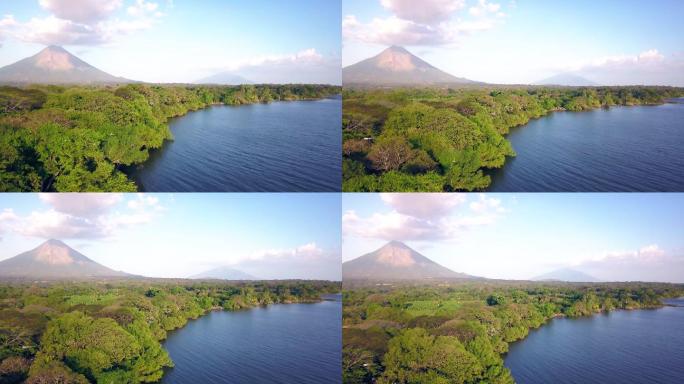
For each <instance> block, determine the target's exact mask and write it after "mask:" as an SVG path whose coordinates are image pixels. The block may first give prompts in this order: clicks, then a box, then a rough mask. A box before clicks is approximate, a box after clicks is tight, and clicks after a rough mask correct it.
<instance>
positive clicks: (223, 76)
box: [195, 72, 253, 85]
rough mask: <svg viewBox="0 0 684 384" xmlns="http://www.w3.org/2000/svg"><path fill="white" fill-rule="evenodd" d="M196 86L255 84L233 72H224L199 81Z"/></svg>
mask: <svg viewBox="0 0 684 384" xmlns="http://www.w3.org/2000/svg"><path fill="white" fill-rule="evenodd" d="M195 83H196V84H220V85H242V84H253V82H251V81H249V80H247V79H245V78H244V77H242V76H240V75H238V74H235V73H232V72H222V73H217V74H215V75H212V76H209V77H205V78H204V79H200V80H197V81H196V82H195Z"/></svg>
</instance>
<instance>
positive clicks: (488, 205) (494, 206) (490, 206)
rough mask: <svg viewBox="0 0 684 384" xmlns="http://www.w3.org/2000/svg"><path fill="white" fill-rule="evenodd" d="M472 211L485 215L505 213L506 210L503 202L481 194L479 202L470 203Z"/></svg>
mask: <svg viewBox="0 0 684 384" xmlns="http://www.w3.org/2000/svg"><path fill="white" fill-rule="evenodd" d="M470 209H472V210H473V211H474V212H478V213H485V212H490V211H493V212H498V213H504V212H505V209H504V208H503V207H502V206H501V200H499V199H497V198H494V197H488V196H487V195H486V194H484V193H481V194H479V195H478V199H477V201H473V202H472V203H470Z"/></svg>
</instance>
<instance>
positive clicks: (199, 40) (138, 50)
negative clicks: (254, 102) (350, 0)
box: [0, 0, 341, 85]
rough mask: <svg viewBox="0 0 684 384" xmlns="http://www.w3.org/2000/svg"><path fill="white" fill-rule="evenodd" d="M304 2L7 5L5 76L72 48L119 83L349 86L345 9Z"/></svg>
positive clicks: (150, 0)
mask: <svg viewBox="0 0 684 384" xmlns="http://www.w3.org/2000/svg"><path fill="white" fill-rule="evenodd" d="M334 3H335V2H327V1H318V0H299V1H297V2H293V3H291V2H282V1H278V0H259V1H249V2H247V1H222V0H207V1H202V2H201V3H197V2H193V1H189V0H5V1H2V2H0V67H3V66H6V65H9V64H12V63H14V62H17V61H19V60H21V59H24V58H27V57H29V56H32V55H35V54H36V53H38V52H39V51H41V50H42V49H43V48H45V47H46V46H49V45H57V46H63V47H64V48H66V49H67V50H69V51H70V52H71V53H73V54H74V55H76V56H78V57H79V58H80V59H82V60H84V61H86V62H87V63H89V64H91V65H93V66H94V67H96V68H98V69H101V70H102V71H105V72H107V73H110V74H112V75H114V76H117V77H124V78H127V79H131V80H135V81H143V82H149V83H193V82H197V81H199V80H202V79H204V78H207V77H211V76H214V75H217V74H222V73H230V74H235V75H240V74H242V73H246V74H249V76H250V77H251V78H248V79H247V80H249V81H250V82H252V83H325V84H334V85H339V84H341V73H340V62H341V52H340V45H341V44H340V34H341V30H340V22H339V20H340V17H341V16H340V7H339V4H337V5H335V4H334Z"/></svg>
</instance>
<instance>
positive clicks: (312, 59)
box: [224, 48, 323, 71]
mask: <svg viewBox="0 0 684 384" xmlns="http://www.w3.org/2000/svg"><path fill="white" fill-rule="evenodd" d="M321 61H323V55H321V54H319V53H318V52H316V49H315V48H308V49H304V50H302V51H299V52H297V53H292V54H284V55H283V54H280V55H261V56H255V57H250V58H247V59H243V60H237V61H234V62H232V63H227V65H226V66H225V67H224V69H225V70H229V71H237V70H240V69H244V68H248V67H261V66H278V65H284V64H296V65H306V64H315V63H320V62H321Z"/></svg>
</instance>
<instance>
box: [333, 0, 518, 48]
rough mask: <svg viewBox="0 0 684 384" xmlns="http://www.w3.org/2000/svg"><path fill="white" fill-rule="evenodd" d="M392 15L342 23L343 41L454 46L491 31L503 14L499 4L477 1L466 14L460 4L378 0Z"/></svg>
mask: <svg viewBox="0 0 684 384" xmlns="http://www.w3.org/2000/svg"><path fill="white" fill-rule="evenodd" d="M381 3H382V5H383V6H384V7H385V8H386V9H387V10H389V11H391V12H392V15H391V16H388V17H384V18H383V17H375V18H373V19H372V20H371V21H370V22H368V23H363V22H361V21H360V20H358V18H357V17H356V16H355V15H346V16H345V17H344V19H343V21H342V31H343V32H342V33H343V37H344V39H345V40H348V41H360V42H363V43H369V44H382V45H409V46H419V45H424V46H436V45H453V44H457V43H458V42H459V41H460V40H461V39H462V38H463V37H464V36H467V35H469V34H472V33H474V32H478V31H484V30H487V29H491V28H494V27H495V26H496V24H497V23H498V22H499V19H501V18H502V17H503V16H505V14H504V13H503V12H501V11H500V9H501V5H500V4H496V3H489V2H486V1H484V0H480V2H479V3H477V5H476V6H474V7H471V8H470V9H469V12H468V14H467V15H461V14H460V13H461V12H460V11H461V10H463V9H464V8H465V3H464V2H463V1H456V0H430V1H422V2H420V3H416V2H415V1H413V0H381Z"/></svg>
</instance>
